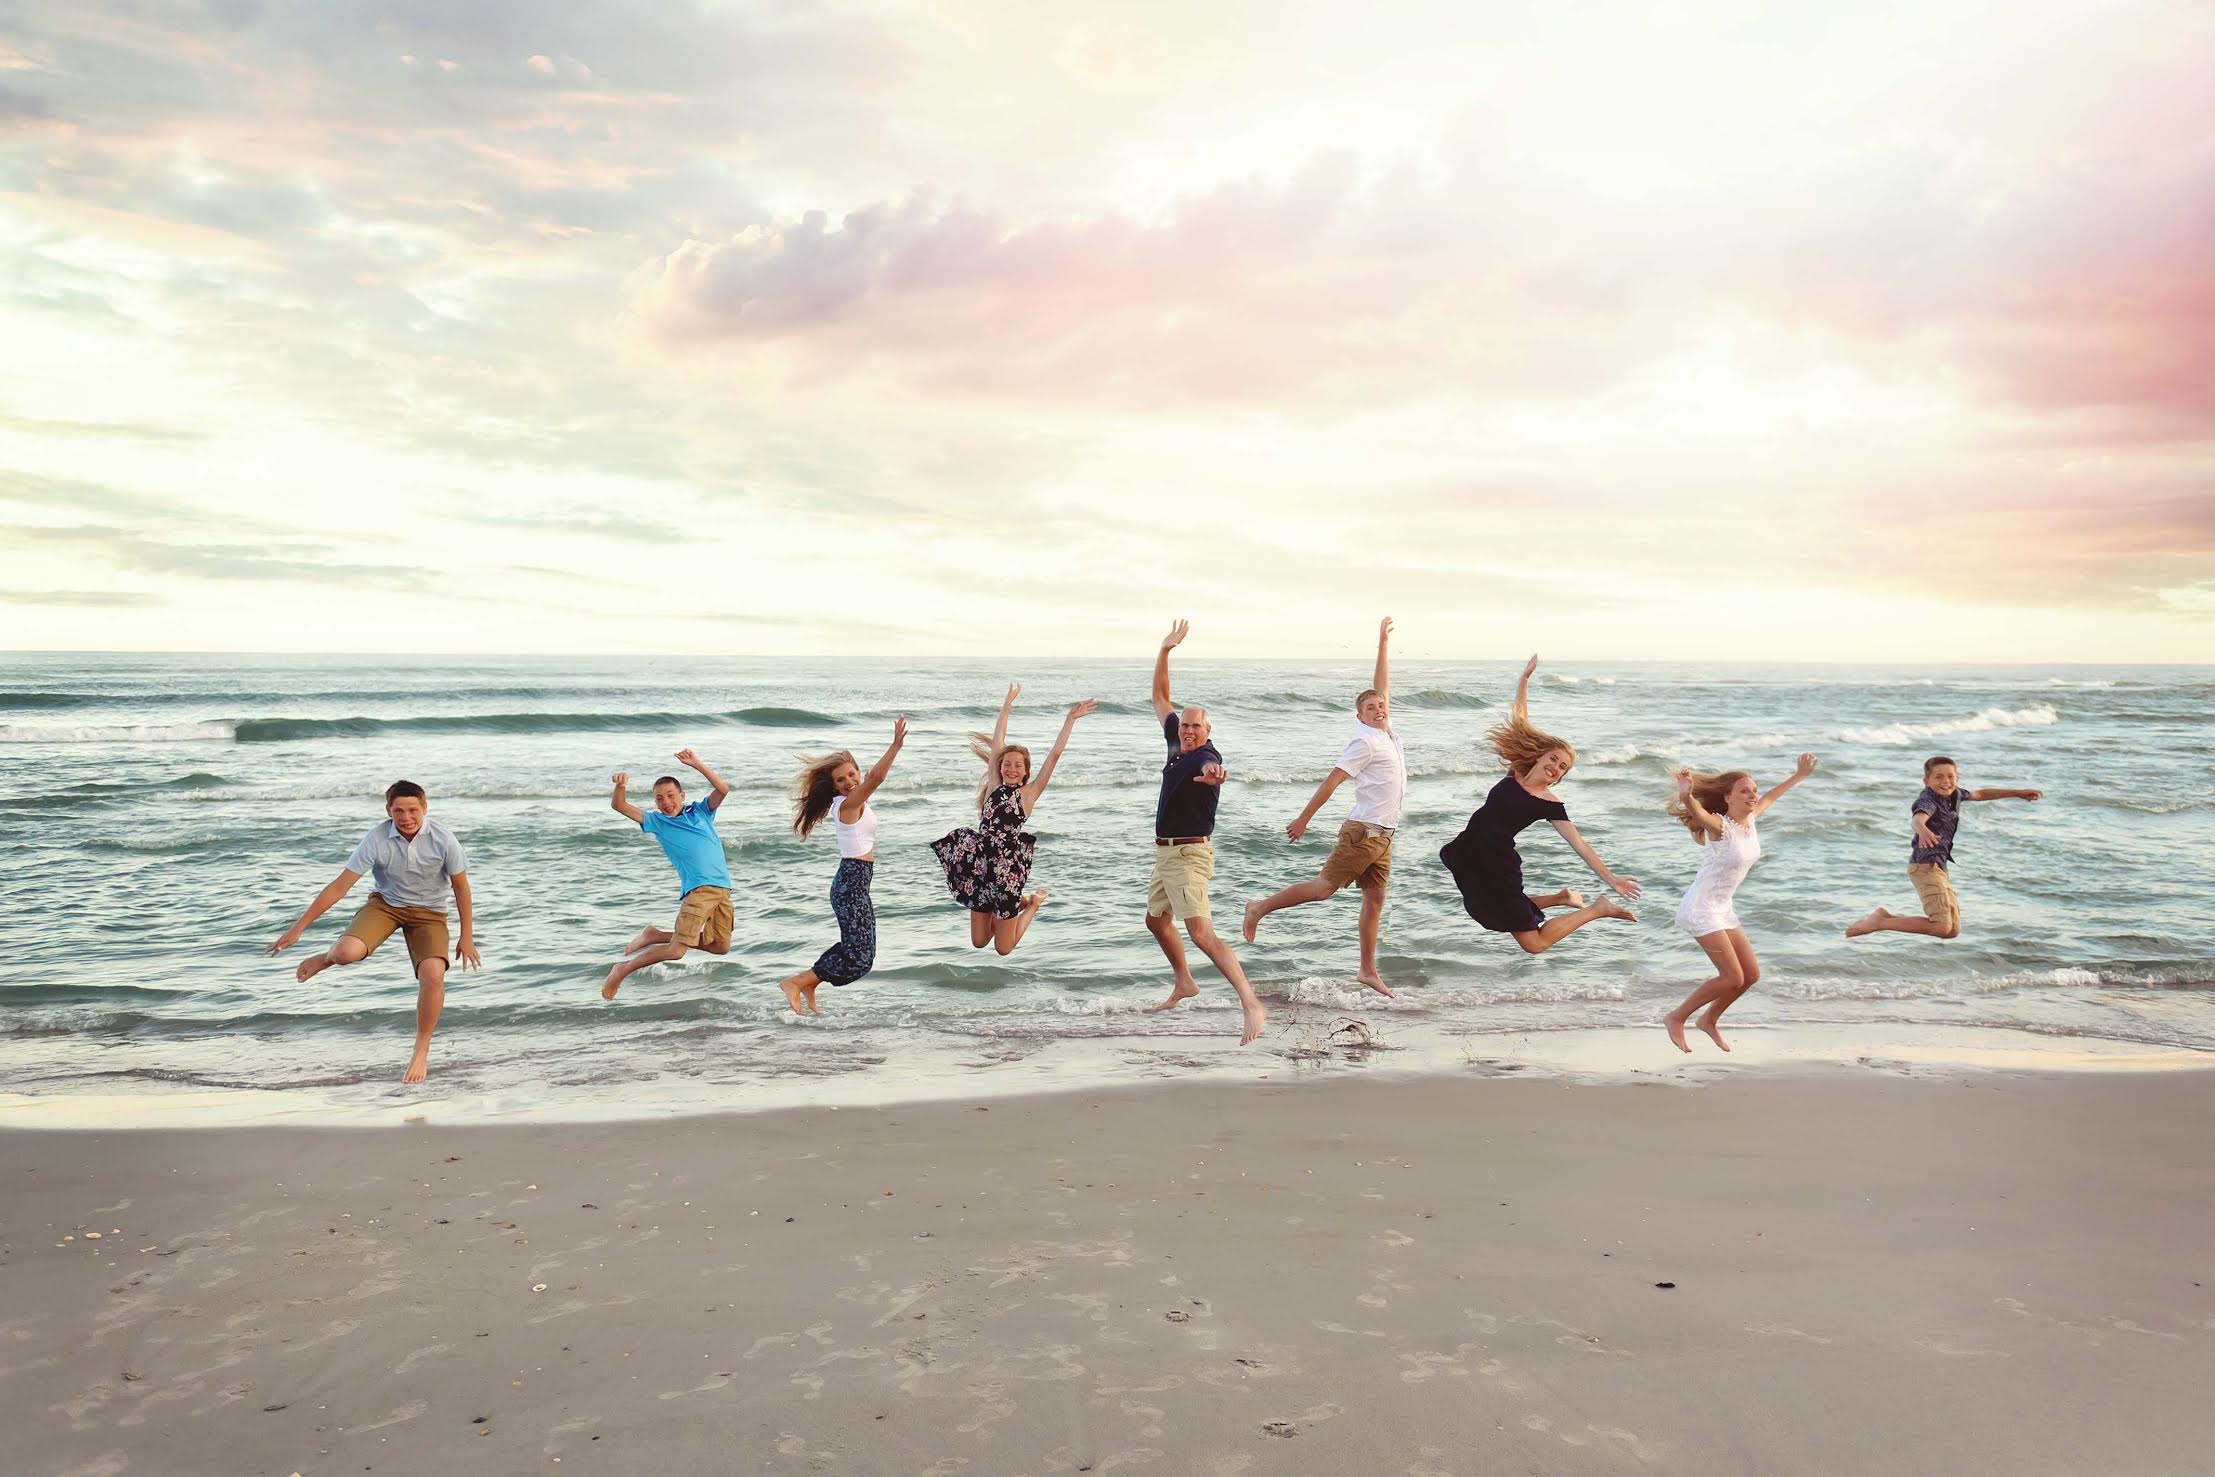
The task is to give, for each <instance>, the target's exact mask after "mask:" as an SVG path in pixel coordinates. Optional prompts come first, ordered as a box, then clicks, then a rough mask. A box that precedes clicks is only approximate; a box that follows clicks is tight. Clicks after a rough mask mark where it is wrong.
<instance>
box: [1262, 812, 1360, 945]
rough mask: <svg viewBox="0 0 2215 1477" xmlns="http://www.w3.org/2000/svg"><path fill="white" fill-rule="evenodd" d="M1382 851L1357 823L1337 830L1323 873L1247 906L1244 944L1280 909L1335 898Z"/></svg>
mask: <svg viewBox="0 0 2215 1477" xmlns="http://www.w3.org/2000/svg"><path fill="white" fill-rule="evenodd" d="M1390 845H1391V843H1390V842H1389V841H1385V842H1384V845H1383V847H1380V846H1379V845H1378V840H1377V839H1376V838H1372V837H1371V836H1370V834H1369V828H1368V827H1366V826H1364V825H1362V824H1361V823H1360V822H1359V821H1348V822H1346V823H1345V824H1344V825H1342V826H1340V827H1339V828H1338V839H1337V841H1335V842H1334V843H1332V846H1331V853H1330V855H1329V856H1327V857H1325V858H1323V867H1322V870H1321V871H1319V872H1317V873H1316V874H1315V876H1314V877H1313V878H1311V879H1310V880H1308V881H1306V882H1295V883H1293V884H1292V885H1291V886H1290V887H1287V888H1285V889H1284V890H1283V891H1281V892H1274V893H1271V894H1270V895H1269V896H1268V897H1265V898H1256V899H1254V900H1253V901H1252V902H1250V903H1248V904H1246V911H1245V915H1244V916H1243V917H1242V918H1241V919H1240V920H1239V932H1241V933H1243V934H1244V935H1245V936H1246V942H1247V943H1249V944H1250V943H1252V942H1253V941H1254V931H1255V930H1256V929H1258V928H1260V927H1261V920H1262V919H1264V918H1266V917H1268V916H1269V915H1270V914H1271V913H1274V912H1276V911H1277V910H1278V909H1279V908H1297V907H1298V906H1300V904H1302V903H1319V902H1321V901H1322V900H1323V899H1325V898H1327V897H1330V896H1332V895H1333V894H1335V893H1336V892H1337V891H1338V890H1339V889H1340V888H1341V887H1344V886H1345V885H1346V884H1347V883H1349V882H1351V881H1353V880H1354V879H1355V878H1356V877H1358V876H1361V875H1362V874H1363V873H1364V872H1366V871H1368V870H1369V869H1370V867H1371V864H1372V863H1373V862H1374V861H1375V860H1376V858H1377V857H1378V856H1379V855H1380V854H1382V853H1383V851H1384V849H1386V848H1389V846H1390Z"/></svg>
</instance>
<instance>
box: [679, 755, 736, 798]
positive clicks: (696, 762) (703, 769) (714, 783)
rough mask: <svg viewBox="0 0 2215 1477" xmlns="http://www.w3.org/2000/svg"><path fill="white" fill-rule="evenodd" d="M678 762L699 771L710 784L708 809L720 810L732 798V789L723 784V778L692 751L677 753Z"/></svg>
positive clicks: (701, 776)
mask: <svg viewBox="0 0 2215 1477" xmlns="http://www.w3.org/2000/svg"><path fill="white" fill-rule="evenodd" d="M677 762H678V763H679V764H682V765H684V766H685V767H686V768H688V769H694V770H698V771H699V774H700V778H702V779H704V780H706V781H707V782H708V809H710V810H718V809H720V808H721V807H722V804H723V802H724V801H725V800H728V799H729V798H730V794H731V787H730V786H729V785H726V784H724V783H723V777H722V776H721V775H719V774H717V773H716V772H715V771H714V770H712V769H710V768H708V767H707V765H706V764H704V763H702V762H701V760H700V756H699V755H698V754H695V753H693V752H692V751H691V750H690V749H679V750H678V751H677Z"/></svg>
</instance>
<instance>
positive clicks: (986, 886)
mask: <svg viewBox="0 0 2215 1477" xmlns="http://www.w3.org/2000/svg"><path fill="white" fill-rule="evenodd" d="M1024 819H1025V817H1024V815H1023V789H1022V786H1020V785H995V786H993V788H992V792H991V793H990V794H988V795H986V796H985V797H984V805H983V806H982V807H981V808H980V810H979V812H978V816H977V824H976V825H975V826H964V827H962V828H961V829H960V830H958V831H948V832H947V833H946V834H945V835H943V836H941V837H939V838H938V839H937V840H936V841H933V842H932V843H931V850H932V851H934V852H936V853H937V854H938V864H939V865H940V866H941V867H944V868H945V869H946V886H947V889H948V890H949V891H951V892H952V893H953V895H954V901H955V902H957V903H960V904H961V905H962V906H963V907H964V908H967V909H968V910H969V911H970V912H972V913H990V914H991V915H992V916H993V917H995V918H1013V917H1014V916H1015V915H1016V914H1018V913H1020V912H1022V911H1023V884H1024V883H1026V882H1028V881H1029V880H1030V876H1031V855H1032V853H1033V852H1034V851H1035V850H1036V849H1037V846H1038V838H1037V837H1035V836H1033V835H1031V834H1030V832H1028V831H1026V830H1024V829H1023V821H1024Z"/></svg>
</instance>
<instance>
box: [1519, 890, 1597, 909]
mask: <svg viewBox="0 0 2215 1477" xmlns="http://www.w3.org/2000/svg"><path fill="white" fill-rule="evenodd" d="M1527 895H1528V896H1529V898H1530V900H1531V902H1532V903H1534V904H1536V905H1537V906H1538V908H1539V909H1540V910H1541V911H1543V910H1544V909H1547V908H1581V907H1583V906H1584V894H1583V893H1581V892H1579V891H1577V890H1576V889H1575V888H1574V887H1564V888H1562V889H1561V891H1559V892H1534V893H1530V894H1527Z"/></svg>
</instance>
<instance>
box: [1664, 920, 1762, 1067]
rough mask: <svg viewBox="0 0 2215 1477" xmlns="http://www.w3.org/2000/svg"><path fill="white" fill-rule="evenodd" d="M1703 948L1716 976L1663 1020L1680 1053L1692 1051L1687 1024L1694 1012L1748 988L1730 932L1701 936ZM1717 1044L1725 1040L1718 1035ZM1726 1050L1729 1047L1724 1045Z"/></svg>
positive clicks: (1720, 931) (1720, 929)
mask: <svg viewBox="0 0 2215 1477" xmlns="http://www.w3.org/2000/svg"><path fill="white" fill-rule="evenodd" d="M1700 947H1701V948H1702V949H1704V950H1706V951H1707V958H1708V962H1709V963H1710V964H1712V965H1714V966H1715V974H1714V977H1713V978H1712V979H1709V980H1708V981H1707V982H1706V983H1704V984H1702V985H1701V986H1700V987H1699V988H1697V989H1695V990H1694V991H1693V992H1692V993H1691V994H1689V995H1687V996H1685V997H1684V1003H1683V1004H1681V1005H1679V1006H1678V1007H1677V1008H1676V1009H1675V1010H1672V1011H1670V1012H1669V1013H1668V1014H1667V1015H1665V1016H1663V1017H1662V1018H1661V1028H1662V1029H1663V1030H1665V1031H1667V1032H1668V1033H1669V1044H1670V1045H1671V1046H1674V1047H1675V1048H1676V1049H1677V1050H1679V1051H1686V1052H1688V1051H1690V1050H1691V1049H1692V1048H1691V1047H1689V1046H1687V1045H1685V1044H1684V1023H1685V1022H1686V1021H1688V1020H1690V1019H1691V1018H1692V1012H1693V1011H1695V1010H1698V1009H1699V1008H1700V1007H1701V1006H1703V1005H1713V1004H1714V1003H1715V1002H1716V1001H1718V1000H1725V1001H1727V1000H1732V999H1735V998H1737V995H1738V992H1739V991H1741V990H1743V989H1745V988H1746V976H1745V974H1744V972H1743V971H1742V970H1740V968H1739V967H1738V951H1737V950H1736V949H1734V948H1732V947H1731V941H1730V930H1729V929H1727V928H1718V929H1716V930H1715V932H1713V933H1703V934H1701V935H1700ZM1748 952H1749V953H1750V952H1752V951H1751V950H1749V951H1748ZM1701 1029H1703V1030H1705V1029H1707V1028H1706V1027H1705V1026H1703V1027H1702V1028H1701ZM1709 1034H1711V1035H1712V1034H1713V1032H1710V1033H1709ZM1715 1044H1716V1045H1718V1046H1722V1044H1723V1038H1722V1037H1720V1036H1716V1037H1715ZM1723 1050H1725V1051H1728V1050H1730V1048H1729V1047H1727V1046H1724V1047H1723Z"/></svg>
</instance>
